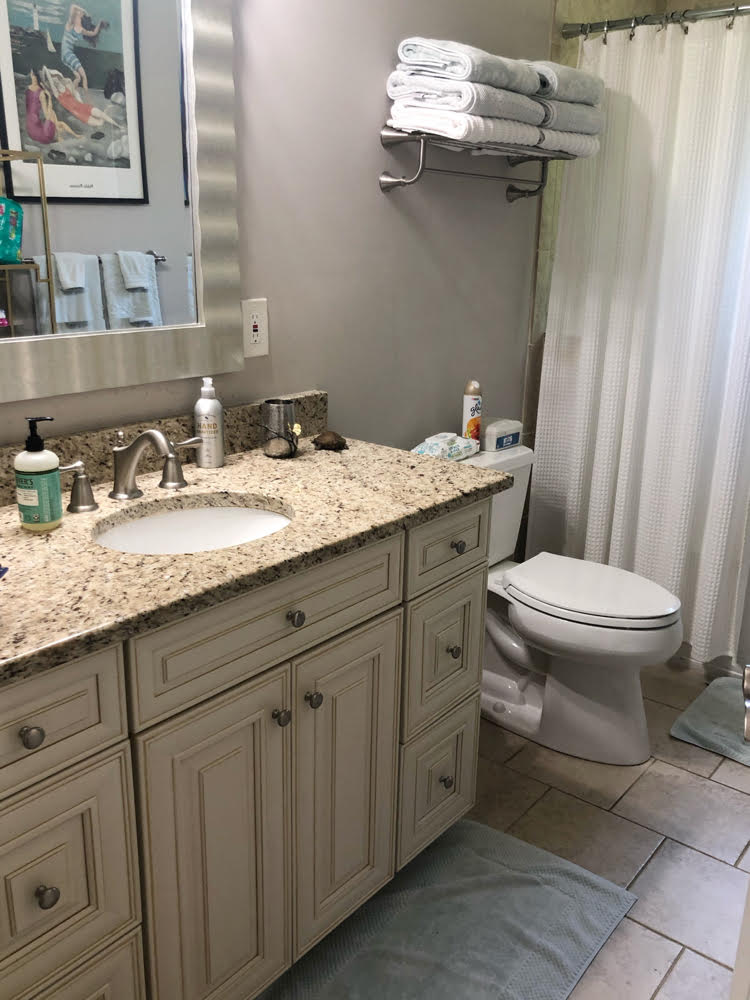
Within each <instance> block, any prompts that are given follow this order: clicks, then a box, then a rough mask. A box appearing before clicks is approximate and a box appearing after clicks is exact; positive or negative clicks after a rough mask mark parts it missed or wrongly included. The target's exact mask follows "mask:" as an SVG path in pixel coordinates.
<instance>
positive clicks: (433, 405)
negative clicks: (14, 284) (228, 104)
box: [0, 0, 552, 446]
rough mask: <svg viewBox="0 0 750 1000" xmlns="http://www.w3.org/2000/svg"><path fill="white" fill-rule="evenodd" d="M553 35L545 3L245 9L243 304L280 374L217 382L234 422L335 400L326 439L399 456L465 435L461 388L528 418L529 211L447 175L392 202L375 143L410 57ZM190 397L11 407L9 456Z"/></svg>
mask: <svg viewBox="0 0 750 1000" xmlns="http://www.w3.org/2000/svg"><path fill="white" fill-rule="evenodd" d="M551 20H552V3H551V0H506V2H504V3H502V4H498V3H497V2H496V0H462V2H461V3H456V2H455V0H409V2H408V3H404V2H403V0H380V2H378V3H370V2H368V3H362V2H354V3H353V2H352V0H322V2H320V3H316V4H311V3H310V2H309V0H284V2H280V0H252V2H250V0H238V28H239V30H238V33H237V34H238V60H237V78H238V83H237V93H238V99H239V100H240V101H241V102H242V103H241V107H242V127H241V136H240V147H241V154H242V159H241V167H240V182H241V203H240V218H241V225H242V241H243V254H242V267H243V274H244V289H245V293H246V294H247V295H248V296H267V297H268V299H269V310H270V316H271V356H270V358H267V359H255V360H250V361H248V362H247V364H246V368H245V371H244V372H241V373H236V374H231V375H225V376H220V377H219V378H218V380H217V384H218V386H219V392H220V395H222V396H223V398H224V400H225V401H226V402H227V403H232V402H240V401H243V400H247V399H250V398H256V397H260V396H265V395H270V394H277V393H279V392H284V391H296V390H299V389H304V388H325V389H327V390H329V392H330V419H331V424H332V426H334V427H336V428H338V429H339V430H341V431H342V432H343V433H346V434H350V435H352V436H358V437H362V438H367V439H370V440H373V441H378V442H382V443H387V444H394V445H400V446H408V445H412V444H414V443H416V442H417V441H418V440H420V439H421V438H422V437H424V435H425V434H427V433H431V432H435V431H438V430H447V429H451V428H456V429H457V427H458V422H459V420H460V405H461V395H462V389H463V385H464V382H465V381H466V379H467V378H468V377H479V378H481V380H482V381H483V383H484V385H485V392H486V409H487V412H488V413H491V414H503V415H509V416H517V415H518V414H519V413H520V407H521V385H522V375H523V365H524V349H525V343H526V332H527V331H526V328H527V323H528V313H529V296H530V285H531V277H532V272H533V260H534V242H535V230H536V212H537V206H536V202H535V201H530V202H528V203H518V204H516V205H513V206H511V205H508V204H507V203H506V201H505V197H504V185H503V184H500V183H497V182H495V181H485V180H465V179H459V178H452V177H443V176H437V175H432V176H429V177H428V178H426V179H425V180H424V181H423V182H422V183H421V184H420V185H417V186H416V187H415V188H413V189H411V190H407V191H400V192H395V193H394V194H392V195H390V196H385V195H383V194H381V192H380V190H379V188H378V185H377V178H378V174H379V173H380V171H381V170H382V169H383V168H384V167H391V168H395V169H398V167H399V163H400V164H401V165H402V166H403V167H404V169H405V170H409V169H411V167H412V165H413V162H414V157H413V153H409V152H407V151H402V152H400V153H399V154H398V157H394V156H393V154H391V153H388V152H386V151H385V150H383V149H382V148H381V147H380V144H379V139H378V133H379V129H380V127H381V125H382V123H383V121H384V117H385V113H386V108H387V103H386V99H385V96H384V83H385V77H386V74H387V73H388V71H389V70H390V68H391V67H392V65H393V62H394V53H395V47H396V43H397V42H398V40H399V39H400V38H401V37H403V36H405V35H409V34H417V33H419V34H424V35H433V36H437V37H453V38H459V39H462V40H464V41H467V42H472V43H475V44H478V45H482V46H484V47H486V48H488V49H491V50H494V51H499V52H503V53H506V54H507V55H510V56H524V57H528V58H538V57H543V56H544V55H546V53H547V52H548V50H549V34H550V26H551ZM143 71H144V74H147V73H148V72H149V71H150V67H149V66H148V65H146V63H145V60H144V67H143ZM443 156H444V158H445V159H446V160H447V162H448V164H449V165H451V166H453V165H458V164H456V161H455V157H454V156H453V155H452V154H449V153H445V154H443ZM490 168H491V169H496V170H498V169H499V170H501V171H502V172H506V171H505V169H504V162H503V161H497V162H494V161H493V162H492V163H491V164H490ZM150 172H151V175H152V177H153V176H154V167H153V165H152V166H151V171H150ZM157 249H158V248H157ZM39 349H40V350H43V349H44V346H43V344H40V346H39ZM196 393H197V388H196V384H195V382H189V383H185V382H169V383H162V384H157V385H148V386H141V387H134V388H128V389H121V390H107V391H103V392H96V393H88V394H83V395H76V396H65V397H56V398H53V399H49V400H45V401H43V402H42V401H39V402H24V403H8V404H5V405H3V406H2V407H0V441H6V442H7V441H14V440H18V439H19V437H20V436H21V434H22V432H23V422H22V418H23V416H24V415H25V414H26V413H28V412H31V411H32V410H33V411H37V410H39V411H44V412H46V413H49V414H52V415H54V416H55V417H56V419H57V421H58V423H57V426H56V428H55V430H56V432H60V431H62V432H63V433H64V432H67V431H73V430H82V429H85V428H87V427H96V426H105V425H112V424H113V423H116V422H119V421H125V420H136V419H140V418H145V417H148V416H150V415H153V414H164V415H167V414H173V413H178V412H184V411H185V410H187V409H189V408H190V407H191V406H192V404H193V401H194V398H195V396H196Z"/></svg>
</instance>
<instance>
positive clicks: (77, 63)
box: [0, 0, 148, 203]
mask: <svg viewBox="0 0 750 1000" xmlns="http://www.w3.org/2000/svg"><path fill="white" fill-rule="evenodd" d="M0 88H1V93H0V99H1V103H2V143H3V146H4V147H5V148H8V149H22V150H30V151H34V152H41V154H42V157H43V161H44V176H45V181H46V186H47V196H48V198H49V200H50V201H54V200H57V201H93V202H101V201H131V202H140V203H144V202H147V201H148V189H147V186H146V168H145V154H144V149H143V127H142V114H141V97H140V70H139V64H138V31H137V10H136V0H87V7H83V6H81V5H80V4H77V3H69V2H68V0H3V2H2V3H0ZM35 173H36V168H35V167H34V166H33V165H29V164H23V163H13V164H11V165H10V167H9V170H8V171H7V172H6V184H7V189H8V193H9V194H10V195H11V196H12V197H15V198H21V199H24V198H34V197H38V194H39V190H38V183H37V180H36V177H35Z"/></svg>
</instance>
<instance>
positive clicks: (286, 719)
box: [271, 708, 292, 729]
mask: <svg viewBox="0 0 750 1000" xmlns="http://www.w3.org/2000/svg"><path fill="white" fill-rule="evenodd" d="M271 718H272V719H275V720H276V723H277V725H279V726H281V728H282V729H283V728H284V726H288V725H289V723H290V722H291V721H292V713H291V710H290V709H288V708H275V709H274V710H273V712H271Z"/></svg>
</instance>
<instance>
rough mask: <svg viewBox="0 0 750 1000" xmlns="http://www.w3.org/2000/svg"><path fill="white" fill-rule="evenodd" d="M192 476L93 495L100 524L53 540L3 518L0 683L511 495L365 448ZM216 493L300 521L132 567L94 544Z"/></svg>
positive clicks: (84, 519) (69, 518)
mask: <svg viewBox="0 0 750 1000" xmlns="http://www.w3.org/2000/svg"><path fill="white" fill-rule="evenodd" d="M185 476H186V479H187V480H188V483H189V485H188V487H187V488H186V489H184V490H181V491H180V492H179V493H177V494H174V493H169V492H167V491H165V490H160V489H159V488H158V485H157V484H158V482H159V479H160V478H161V477H160V474H159V473H147V474H143V475H139V476H138V485H139V487H140V488H141V489H142V490H143V493H144V496H143V497H142V498H141V499H140V500H132V501H126V502H120V501H116V500H110V499H109V498H108V496H107V493H108V491H109V489H110V488H111V485H109V484H103V485H101V486H98V487H95V488H94V494H95V497H96V500H97V502H98V503H99V505H100V507H99V510H98V511H96V512H95V513H93V514H77V515H69V514H66V515H65V519H64V521H63V524H62V526H61V527H60V528H58V529H57V530H55V531H52V532H50V533H49V534H44V535H35V534H32V533H31V532H26V531H23V530H22V529H21V527H20V526H19V523H18V514H17V510H16V507H15V506H11V507H4V508H0V565H2V566H5V567H8V572H7V573H6V574H5V575H4V576H3V577H2V579H0V683H8V682H10V681H13V680H16V679H19V678H21V677H26V676H29V675H31V674H33V673H38V672H40V671H42V670H46V669H49V668H50V667H54V666H56V665H58V664H60V663H63V662H65V661H67V660H70V659H74V658H76V657H80V656H83V655H86V654H87V653H91V652H94V651H95V650H97V649H101V648H104V647H106V646H109V645H111V644H113V643H116V642H121V641H123V640H124V639H127V638H128V637H130V636H132V635H134V634H136V633H139V632H144V631H147V630H149V629H153V628H158V627H159V626H161V625H165V624H168V623H170V622H174V621H178V620H179V619H180V618H184V617H186V616H188V615H190V614H192V613H193V612H195V611H198V610H203V609H205V608H209V607H211V606H212V605H215V604H219V603H221V602H222V601H225V600H227V599H229V598H232V597H237V596H238V595H240V594H243V593H247V592H248V591H250V590H252V589H253V588H255V587H259V586H262V585H263V584H266V583H270V582H271V581H273V580H278V579H281V578H283V577H285V576H288V575H290V574H292V573H294V572H296V571H298V570H300V569H304V568H306V567H309V566H314V565H316V564H318V563H321V562H324V561H325V560H326V559H329V558H331V557H332V556H336V555H340V554H342V553H344V552H350V551H352V550H354V549H356V548H359V547H361V546H363V545H366V544H367V543H368V542H372V541H374V540H376V539H380V538H386V537H388V536H389V535H393V534H395V533H396V532H398V531H400V530H402V529H403V528H413V527H414V526H415V525H417V524H420V523H422V522H424V521H427V520H430V519H432V518H435V517H439V516H441V515H443V514H447V513H449V512H450V511H452V510H457V509H459V508H460V507H462V506H465V505H467V504H470V503H475V502H477V501H479V500H482V499H485V498H487V497H489V496H491V495H492V494H493V493H498V492H500V491H501V490H503V489H507V488H508V487H510V486H511V485H512V483H513V479H512V477H511V476H509V475H506V474H504V473H500V472H488V471H486V470H484V469H480V468H476V467H474V466H468V465H465V464H463V463H460V464H457V463H452V462H445V461H442V460H439V459H433V458H427V457H422V456H418V455H413V454H411V453H410V452H405V451H399V450H397V449H394V448H385V447H383V446H381V445H374V444H367V443H365V442H362V441H350V442H349V450H348V451H343V452H329V451H315V449H314V448H313V446H312V445H311V443H310V441H309V440H305V441H303V442H301V445H300V451H299V453H298V455H297V457H296V458H295V459H293V460H276V461H275V460H273V459H270V458H267V457H266V456H265V455H264V454H263V452H262V451H260V450H256V451H251V452H247V453H244V454H239V455H233V456H231V457H230V458H228V460H227V464H226V465H225V466H224V468H223V469H211V470H209V469H197V468H195V467H194V466H187V467H186V469H185ZM66 493H67V490H66ZM207 494H213V495H214V500H215V502H216V503H217V505H218V504H221V505H227V504H230V505H232V504H234V505H237V504H245V505H248V506H267V507H269V508H271V509H275V510H278V511H280V512H283V513H286V514H287V515H288V516H291V518H292V521H291V523H290V524H289V525H288V526H287V527H286V528H285V529H284V530H282V531H279V532H277V533H276V534H274V535H269V536H267V537H265V538H261V539H259V540H257V541H253V542H248V543H246V544H244V545H239V546H235V547H233V548H229V549H221V550H216V551H212V552H201V553H197V554H195V555H168V556H153V555H148V556H144V555H131V554H126V553H122V552H115V551H113V550H110V549H107V548H104V547H102V546H101V545H98V544H97V543H96V542H95V541H94V534H95V533H96V532H97V530H101V528H102V526H103V525H104V526H110V525H111V524H112V523H117V522H119V521H122V520H129V519H131V518H133V517H134V516H138V513H139V512H140V511H142V509H143V508H144V506H145V507H150V508H151V510H152V511H153V510H155V509H160V510H165V509H168V508H176V507H183V506H195V505H196V504H199V503H200V502H201V501H200V500H198V498H199V497H203V498H204V499H205V498H206V495H207ZM219 494H223V495H221V496H219ZM227 494H228V495H227ZM65 503H67V499H65ZM149 512H151V511H149Z"/></svg>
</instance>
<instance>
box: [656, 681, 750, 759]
mask: <svg viewBox="0 0 750 1000" xmlns="http://www.w3.org/2000/svg"><path fill="white" fill-rule="evenodd" d="M744 731H745V696H744V695H743V693H742V681H741V680H740V679H739V678H738V677H719V678H718V679H717V680H715V681H712V683H711V684H709V686H708V687H707V688H706V690H705V691H703V692H702V693H701V694H699V695H698V697H697V698H696V699H695V701H694V702H693V703H692V705H690V707H689V708H687V709H686V710H685V711H684V712H683V713H682V715H681V716H680V717H679V718H678V719H676V720H675V723H674V725H673V726H672V729H671V730H670V732H671V734H672V736H674V737H676V739H678V740H684V741H685V742H686V743H694V744H695V745H696V746H698V747H703V748H704V749H705V750H713V752H714V753H720V754H721V755H722V756H724V757H731V758H732V760H738V761H739V762H740V763H741V764H747V765H750V743H746V742H745V739H744Z"/></svg>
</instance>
